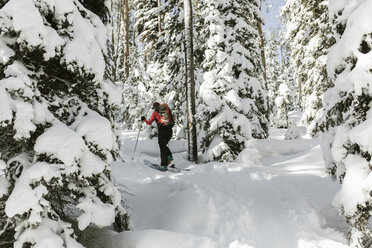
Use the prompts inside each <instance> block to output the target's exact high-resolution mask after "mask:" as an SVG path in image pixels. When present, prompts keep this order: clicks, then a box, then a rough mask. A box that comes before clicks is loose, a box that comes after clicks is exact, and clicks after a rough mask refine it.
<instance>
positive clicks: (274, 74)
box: [265, 31, 282, 120]
mask: <svg viewBox="0 0 372 248" xmlns="http://www.w3.org/2000/svg"><path fill="white" fill-rule="evenodd" d="M279 51H280V48H279V41H278V36H277V35H276V33H274V32H271V31H269V32H267V33H266V38H265V57H266V78H267V84H268V97H269V111H270V115H271V116H275V115H276V108H275V99H276V97H277V96H278V88H279V85H280V81H279V76H280V75H281V74H282V72H281V69H282V66H281V65H280V60H279V59H280V58H279ZM272 119H273V118H270V120H272Z"/></svg>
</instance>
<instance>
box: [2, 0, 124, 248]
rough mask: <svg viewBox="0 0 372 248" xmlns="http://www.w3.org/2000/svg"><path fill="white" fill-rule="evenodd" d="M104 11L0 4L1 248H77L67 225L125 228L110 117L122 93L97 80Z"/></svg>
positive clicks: (96, 4) (41, 3) (68, 4)
mask: <svg viewBox="0 0 372 248" xmlns="http://www.w3.org/2000/svg"><path fill="white" fill-rule="evenodd" d="M107 4H108V3H107V2H106V1H96V0H89V1H88V0H84V1H83V0H82V1H77V0H63V1H45V0H34V1H31V0H8V1H3V4H1V9H0V50H1V53H2V56H1V58H0V71H1V72H0V101H1V104H0V140H1V142H0V197H1V198H0V201H1V204H0V229H1V231H0V235H1V236H0V237H1V242H2V246H3V247H4V246H7V247H8V246H14V247H46V246H53V247H56V248H57V247H82V246H81V245H80V244H79V243H78V242H77V241H76V240H75V238H76V236H75V235H74V230H73V228H72V224H76V226H77V227H78V228H79V229H80V230H84V229H85V228H86V227H87V226H89V225H90V224H94V225H96V226H98V227H104V226H110V225H112V224H114V227H115V229H116V230H124V229H126V228H128V223H127V221H128V218H127V217H128V216H127V212H126V211H125V209H124V208H123V206H122V205H121V196H120V193H119V192H118V190H117V189H116V188H115V187H114V185H113V183H112V182H111V172H110V164H111V162H112V161H113V159H115V157H117V155H118V153H119V147H118V142H117V136H116V134H115V130H114V128H115V123H114V122H113V116H114V112H115V111H117V110H118V109H119V107H120V104H121V102H120V101H121V96H120V94H118V93H117V90H116V88H115V86H114V85H113V84H112V83H110V82H108V81H105V80H104V78H103V77H104V72H105V53H106V40H107V37H106V28H105V26H104V24H103V23H102V20H103V21H107V20H108V15H107V13H108V12H107V11H108V10H107V8H106V6H108V5H107ZM74 226H75V225H74ZM45 237H48V238H47V239H45Z"/></svg>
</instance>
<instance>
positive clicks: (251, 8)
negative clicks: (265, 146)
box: [197, 0, 268, 161]
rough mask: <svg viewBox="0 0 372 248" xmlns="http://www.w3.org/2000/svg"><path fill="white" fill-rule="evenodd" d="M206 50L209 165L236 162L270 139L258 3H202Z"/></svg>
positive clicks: (204, 116)
mask: <svg viewBox="0 0 372 248" xmlns="http://www.w3.org/2000/svg"><path fill="white" fill-rule="evenodd" d="M204 6H205V8H204V14H203V16H205V27H206V32H205V35H206V37H207V41H206V44H207V47H206V50H205V60H204V62H203V69H204V71H205V73H204V76H203V82H202V84H201V86H200V91H199V97H200V100H201V104H200V105H199V106H198V111H197V112H198V114H199V120H200V122H201V123H202V129H203V131H202V132H201V134H200V135H201V137H202V140H201V146H202V148H203V150H204V158H205V160H221V161H228V160H232V159H234V158H235V157H236V155H238V154H239V153H240V152H241V151H242V150H243V149H244V147H245V144H244V141H246V140H248V139H250V138H252V137H256V138H263V137H266V136H267V124H268V123H267V119H266V117H265V114H266V111H267V109H266V106H267V105H266V95H265V91H264V89H263V78H262V68H261V63H260V61H261V54H260V49H259V44H258V32H257V29H256V27H257V25H256V22H257V20H260V19H259V18H260V10H259V7H258V2H257V1H244V2H242V1H220V0H205V1H204Z"/></svg>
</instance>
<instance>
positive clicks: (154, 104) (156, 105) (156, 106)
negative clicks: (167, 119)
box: [152, 102, 160, 110]
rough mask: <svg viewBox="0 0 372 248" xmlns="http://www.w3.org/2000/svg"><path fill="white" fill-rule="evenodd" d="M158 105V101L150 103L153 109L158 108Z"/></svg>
mask: <svg viewBox="0 0 372 248" xmlns="http://www.w3.org/2000/svg"><path fill="white" fill-rule="evenodd" d="M159 105H160V103H158V102H154V103H153V104H152V109H153V110H158V107H159Z"/></svg>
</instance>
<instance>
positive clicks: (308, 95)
mask: <svg viewBox="0 0 372 248" xmlns="http://www.w3.org/2000/svg"><path fill="white" fill-rule="evenodd" d="M281 16H282V19H283V22H284V26H285V27H286V35H285V36H286V40H287V42H288V44H289V46H290V47H291V57H290V58H291V63H293V64H294V68H296V71H295V72H296V79H297V84H298V88H299V93H298V94H299V101H300V105H301V108H302V109H303V112H304V114H303V118H302V122H303V123H304V124H305V125H306V126H307V130H308V133H310V134H312V135H315V132H316V124H317V121H318V120H319V118H320V117H321V113H322V107H323V104H322V97H323V94H324V92H325V90H326V89H328V88H329V87H331V86H332V84H331V81H330V79H329V77H328V75H327V71H326V60H327V53H328V49H329V47H330V46H331V45H332V43H333V39H332V38H331V26H330V22H329V17H328V0H316V1H306V0H300V1H294V0H288V1H287V2H286V4H285V6H284V7H283V8H282V9H281Z"/></svg>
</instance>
